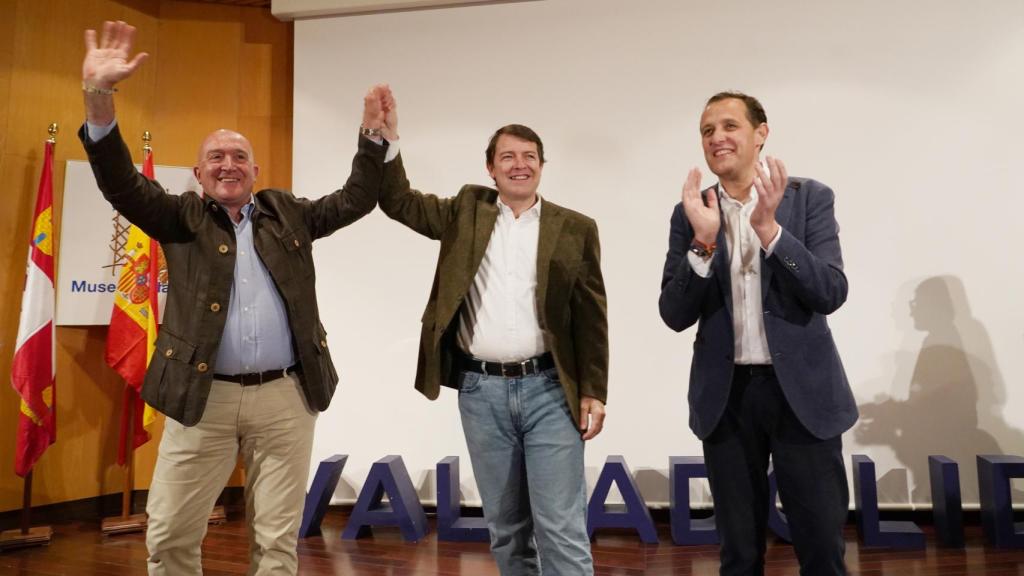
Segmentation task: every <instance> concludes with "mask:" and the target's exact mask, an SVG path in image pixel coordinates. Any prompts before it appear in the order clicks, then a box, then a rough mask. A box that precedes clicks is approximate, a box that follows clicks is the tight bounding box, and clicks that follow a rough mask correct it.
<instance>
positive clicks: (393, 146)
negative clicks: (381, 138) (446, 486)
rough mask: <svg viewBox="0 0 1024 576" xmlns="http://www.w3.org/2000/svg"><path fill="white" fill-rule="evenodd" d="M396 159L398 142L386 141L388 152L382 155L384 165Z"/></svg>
mask: <svg viewBox="0 0 1024 576" xmlns="http://www.w3.org/2000/svg"><path fill="white" fill-rule="evenodd" d="M395 158H398V140H388V151H387V152H385V153H384V163H385V164H387V163H388V162H391V161H392V160H394V159H395Z"/></svg>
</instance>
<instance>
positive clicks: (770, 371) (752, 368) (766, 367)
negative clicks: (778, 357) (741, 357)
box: [733, 364, 775, 377]
mask: <svg viewBox="0 0 1024 576" xmlns="http://www.w3.org/2000/svg"><path fill="white" fill-rule="evenodd" d="M733 374H738V375H741V376H761V377H765V376H775V368H773V367H772V365H771V364H737V365H736V366H735V367H734V368H733Z"/></svg>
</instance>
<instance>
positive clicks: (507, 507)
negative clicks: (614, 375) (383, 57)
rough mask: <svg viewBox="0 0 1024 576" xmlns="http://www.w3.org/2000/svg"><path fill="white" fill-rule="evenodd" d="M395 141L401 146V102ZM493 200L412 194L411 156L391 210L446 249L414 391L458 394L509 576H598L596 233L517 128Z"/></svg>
mask: <svg viewBox="0 0 1024 576" xmlns="http://www.w3.org/2000/svg"><path fill="white" fill-rule="evenodd" d="M379 95H380V98H381V105H380V107H381V108H382V109H384V110H385V111H386V115H385V120H384V127H383V128H382V131H383V135H384V138H385V140H388V141H389V143H390V146H392V147H395V146H397V145H398V144H397V140H398V131H397V125H398V119H397V114H396V110H395V102H394V98H393V96H392V95H391V93H390V90H388V89H386V88H383V89H381V90H380V91H379ZM486 156H487V157H486V165H487V170H488V172H489V173H490V175H491V177H492V178H493V179H494V182H495V188H496V189H493V188H488V187H484V186H474V185H467V186H464V187H463V188H462V190H460V191H459V194H458V195H457V196H455V197H454V198H438V197H437V196H433V195H430V194H423V193H420V192H417V191H415V190H412V189H411V188H410V186H409V182H408V180H407V179H406V177H405V171H404V167H403V164H402V157H401V154H399V155H398V157H397V158H395V160H393V161H391V162H388V163H387V164H386V166H385V169H384V181H383V183H382V184H381V191H380V206H381V209H382V210H383V211H384V212H385V213H386V214H387V215H388V216H390V217H391V218H393V219H395V220H397V221H399V222H401V223H402V224H405V225H406V226H408V227H409V228H411V229H413V230H415V231H416V232H419V233H420V234H422V235H424V236H427V237H428V238H432V239H434V240H440V241H441V250H440V255H439V257H438V265H437V272H436V274H435V276H434V284H433V288H432V290H431V293H430V299H429V301H428V302H427V307H426V311H425V312H424V314H423V327H422V333H421V337H420V350H419V363H418V366H417V373H416V388H417V390H419V391H420V392H422V393H423V394H424V395H425V396H427V397H428V398H430V399H435V398H437V396H438V394H439V392H440V387H441V386H450V387H453V388H456V389H458V390H459V411H460V415H461V417H462V425H463V431H464V432H465V435H466V442H467V445H468V447H469V453H470V459H471V461H472V464H473V472H474V475H475V477H476V480H477V485H478V487H479V489H480V496H481V499H482V501H483V510H484V516H485V518H486V519H487V523H488V528H489V530H490V535H491V551H492V553H493V555H494V557H495V560H496V561H497V563H498V566H499V568H500V570H501V573H502V574H506V575H507V574H517V575H518V574H539V573H540V571H539V570H540V565H543V569H544V574H559V575H568V574H592V573H593V562H592V559H591V555H590V543H589V539H588V537H587V530H586V482H585V479H584V475H583V442H584V441H585V440H589V439H591V438H593V437H594V436H596V435H597V434H598V433H599V432H600V430H601V427H602V425H603V421H604V402H605V399H606V396H607V380H608V323H607V312H606V303H605V291H604V280H603V279H602V276H601V265H600V246H599V243H598V235H597V225H596V224H595V222H594V221H593V220H592V219H590V218H588V217H586V216H584V215H582V214H580V213H578V212H574V211H572V210H568V209H566V208H562V207H560V206H558V205H556V204H553V203H551V202H549V201H548V200H546V199H544V200H541V198H540V197H539V196H538V194H537V187H538V185H539V184H540V176H541V171H542V168H543V163H544V147H543V144H542V142H541V140H540V138H539V137H538V136H537V135H536V133H534V131H533V130H531V129H529V128H527V127H525V126H521V125H517V124H512V125H509V126H505V127H503V128H501V129H499V130H498V131H497V132H496V133H495V134H494V136H492V138H491V141H490V144H489V145H488V148H487V151H486Z"/></svg>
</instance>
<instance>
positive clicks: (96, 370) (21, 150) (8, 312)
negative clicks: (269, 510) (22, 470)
mask: <svg viewBox="0 0 1024 576" xmlns="http://www.w3.org/2000/svg"><path fill="white" fill-rule="evenodd" d="M72 4H73V5H74V9H73V10H72V9H69V6H71V5H72ZM0 14H4V15H5V18H4V19H3V21H2V22H0V181H2V182H4V186H5V189H7V190H9V191H10V192H9V194H8V198H9V199H8V202H7V204H6V206H5V208H6V209H5V210H3V211H0V234H2V237H3V238H4V239H6V240H7V241H6V242H4V243H3V247H2V249H0V298H2V299H3V301H2V305H0V378H2V379H3V382H2V383H0V512H3V511H7V510H13V509H16V508H18V507H19V506H20V503H21V488H22V483H21V479H20V478H18V477H17V476H15V475H14V473H13V461H14V432H15V429H16V425H17V419H18V418H17V414H18V397H17V395H16V394H15V393H14V391H13V390H12V389H11V387H10V385H9V381H10V364H11V359H12V356H13V353H14V338H15V336H16V334H17V322H18V310H19V308H20V303H21V290H22V285H23V281H24V280H23V278H24V270H25V255H26V251H27V239H28V234H29V225H30V219H31V214H32V210H33V208H34V202H35V192H36V187H37V185H38V179H39V171H40V170H41V159H42V148H43V141H44V140H45V138H46V126H47V124H48V123H49V122H53V121H56V122H59V123H60V125H61V133H60V135H59V136H58V144H57V155H56V162H55V164H54V167H55V173H54V176H55V178H54V191H55V204H56V208H57V210H56V217H55V224H57V225H58V226H59V221H60V218H61V214H60V212H59V208H60V206H61V205H62V200H63V180H64V178H63V176H64V163H65V161H66V160H68V159H84V157H85V154H84V151H83V150H82V147H81V145H80V144H79V143H78V141H77V137H76V135H75V132H76V131H77V129H78V127H79V126H80V125H81V123H82V122H83V120H84V112H83V107H82V99H81V98H82V96H81V90H80V86H79V84H80V82H81V60H82V55H83V50H84V47H83V41H82V36H83V31H84V30H85V29H86V28H98V27H99V26H101V25H102V23H103V21H104V20H124V21H126V22H129V23H131V24H132V25H134V26H136V27H137V28H138V34H137V38H136V47H137V48H138V49H139V50H140V51H146V52H149V53H150V58H149V59H148V60H147V61H146V62H145V63H144V64H143V66H142V68H140V69H139V70H138V71H137V72H136V74H135V75H134V76H133V77H132V78H131V79H130V80H128V81H126V82H124V83H122V84H121V85H120V86H119V89H120V92H119V93H118V95H117V97H116V106H117V118H118V123H119V124H120V126H121V130H122V132H123V133H124V135H125V138H126V140H127V141H128V144H129V147H130V148H131V149H132V151H133V154H137V158H139V157H141V135H142V131H143V130H150V131H151V132H152V133H153V147H154V151H155V154H156V160H157V163H159V164H167V165H180V166H192V165H193V164H194V163H195V158H196V150H197V149H198V146H199V144H200V142H201V140H202V138H203V137H204V136H205V135H206V134H207V133H208V132H210V131H212V130H214V129H216V128H220V127H226V128H232V129H236V130H240V131H242V132H243V133H247V132H248V133H249V135H250V138H251V139H252V140H253V144H254V146H256V154H257V157H258V159H259V161H260V164H261V170H262V173H261V178H260V181H261V184H262V185H263V186H277V187H285V188H288V187H290V186H291V112H292V110H291V101H292V100H291V91H292V80H291V78H292V75H291V70H292V65H291V58H292V42H293V40H292V26H291V24H283V23H280V22H277V21H276V20H274V19H273V18H272V17H271V16H270V15H269V11H267V10H265V9H257V8H241V7H229V6H216V5H206V4H199V3H193V2H179V1H171V0H81V1H75V2H70V1H69V0H0ZM7 16H11V17H10V18H8V17H7ZM65 217H70V216H65ZM103 225H107V224H106V223H103ZM58 234H59V228H58ZM59 241H60V238H59V236H58V242H59ZM59 254H60V252H59V245H58V258H59ZM105 339H106V327H103V326H99V327H86V328H61V329H58V331H57V405H58V411H57V418H58V424H57V427H58V440H57V443H56V444H55V445H54V446H52V447H51V448H50V449H49V450H48V451H47V452H46V454H45V455H44V456H43V459H42V460H41V461H40V462H39V464H38V466H37V468H36V475H35V487H34V499H33V502H34V503H35V504H37V505H43V504H49V503H57V502H65V501H70V500H76V499H80V498H90V497H95V496H100V495H103V494H111V493H116V492H118V491H119V490H120V489H121V486H122V484H123V470H122V469H121V468H119V467H117V466H116V465H115V464H114V460H115V458H116V452H117V445H116V443H117V436H118V426H119V422H118V417H119V414H120V403H121V390H122V389H121V387H122V383H121V381H120V380H119V378H118V377H117V375H116V374H115V373H114V372H113V371H112V370H110V369H109V368H108V367H107V366H106V365H105V364H104V362H103V348H104V345H105ZM161 431H162V422H158V423H157V425H156V427H155V430H154V433H155V434H154V436H155V438H154V441H153V442H150V443H148V444H146V445H145V446H143V447H142V448H140V449H139V450H138V451H137V452H136V458H137V460H136V462H137V466H136V476H135V485H136V488H139V489H145V488H147V487H148V486H149V482H150V480H151V478H152V467H153V464H154V462H155V458H156V446H157V442H158V441H159V434H160V432H161ZM240 481H241V475H240V474H238V473H236V474H235V476H234V477H233V480H232V482H233V483H234V484H235V485H237V484H238V483H239V482H240Z"/></svg>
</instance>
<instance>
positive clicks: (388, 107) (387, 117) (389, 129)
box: [363, 84, 398, 142]
mask: <svg viewBox="0 0 1024 576" xmlns="http://www.w3.org/2000/svg"><path fill="white" fill-rule="evenodd" d="M363 126H364V127H366V128H379V129H380V133H381V136H383V137H384V139H385V140H387V141H388V142H395V141H397V140H398V103H397V102H396V101H395V96H394V94H392V93H391V87H390V86H388V85H387V84H377V85H376V86H373V87H371V88H370V89H369V90H368V91H367V92H366V96H364V97H363Z"/></svg>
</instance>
